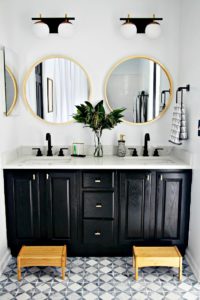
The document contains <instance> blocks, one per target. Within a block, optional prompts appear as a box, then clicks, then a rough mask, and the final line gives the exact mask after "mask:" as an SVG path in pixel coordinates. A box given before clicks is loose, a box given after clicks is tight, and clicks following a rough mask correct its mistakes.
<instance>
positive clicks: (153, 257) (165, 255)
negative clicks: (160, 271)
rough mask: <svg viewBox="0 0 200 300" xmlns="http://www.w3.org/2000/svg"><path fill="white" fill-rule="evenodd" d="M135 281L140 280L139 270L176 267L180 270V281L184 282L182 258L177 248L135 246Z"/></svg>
mask: <svg viewBox="0 0 200 300" xmlns="http://www.w3.org/2000/svg"><path fill="white" fill-rule="evenodd" d="M134 266H135V280H138V268H142V267H155V266H156V267H176V268H179V280H182V256H181V254H180V252H179V250H178V248H177V247H176V246H172V247H136V246H133V268H134Z"/></svg>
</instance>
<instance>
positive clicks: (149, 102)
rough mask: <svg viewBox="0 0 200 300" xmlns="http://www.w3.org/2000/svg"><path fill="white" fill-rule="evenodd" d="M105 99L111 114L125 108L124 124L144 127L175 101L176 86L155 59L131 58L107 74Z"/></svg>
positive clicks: (116, 65) (123, 60)
mask: <svg viewBox="0 0 200 300" xmlns="http://www.w3.org/2000/svg"><path fill="white" fill-rule="evenodd" d="M104 89H105V99H106V101H107V104H108V107H109V108H110V110H113V109H115V108H118V107H124V108H126V110H125V111H124V121H125V122H129V123H132V124H145V123H149V122H152V121H155V120H157V119H158V118H159V117H161V116H162V115H163V114H164V113H165V111H166V110H167V108H168V107H169V105H170V103H171V101H172V96H173V95H172V91H173V84H172V78H171V76H170V74H169V72H168V71H167V69H166V68H165V67H164V66H163V65H162V64H161V63H160V62H158V61H156V60H155V59H152V58H149V57H146V56H131V57H128V58H125V59H122V60H120V61H119V62H118V63H117V64H115V65H114V66H113V67H112V68H111V70H110V71H109V72H108V75H107V77H106V81H105V86H104Z"/></svg>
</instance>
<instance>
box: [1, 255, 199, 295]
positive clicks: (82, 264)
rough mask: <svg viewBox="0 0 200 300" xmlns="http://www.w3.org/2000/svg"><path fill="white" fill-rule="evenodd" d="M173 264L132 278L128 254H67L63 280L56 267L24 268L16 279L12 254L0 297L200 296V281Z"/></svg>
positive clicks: (2, 279) (185, 265) (141, 272)
mask: <svg viewBox="0 0 200 300" xmlns="http://www.w3.org/2000/svg"><path fill="white" fill-rule="evenodd" d="M177 275H178V271H177V269H175V268H158V267H155V268H149V267H148V268H143V269H140V270H139V279H138V281H137V282H136V281H135V280H134V271H133V268H132V258H131V257H96V258H95V257H88V258H86V257H84V258H80V257H78V258H72V257H69V258H68V262H67V270H66V277H65V280H62V279H61V272H60V269H59V268H53V267H42V268H38V267H31V268H24V269H23V272H22V280H21V281H18V280H17V274H16V259H15V258H12V259H11V260H10V263H9V265H8V266H7V268H6V270H5V272H4V274H2V275H1V276H0V300H28V299H33V300H46V299H48V300H51V299H52V300H62V299H63V300H79V299H80V300H81V299H85V300H96V299H98V300H112V299H114V300H129V299H133V300H146V299H149V300H162V299H165V300H179V299H180V300H184V299H185V300H200V283H199V282H197V280H196V279H195V277H194V275H193V274H192V272H191V270H190V268H189V266H188V265H187V262H186V261H185V260H184V261H183V280H182V281H181V282H180V281H179V280H178V276H177Z"/></svg>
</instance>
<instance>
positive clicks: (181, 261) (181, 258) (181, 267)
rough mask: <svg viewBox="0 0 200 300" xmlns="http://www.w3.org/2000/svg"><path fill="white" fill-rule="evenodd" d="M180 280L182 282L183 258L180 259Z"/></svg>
mask: <svg viewBox="0 0 200 300" xmlns="http://www.w3.org/2000/svg"><path fill="white" fill-rule="evenodd" d="M179 280H182V257H180V258H179Z"/></svg>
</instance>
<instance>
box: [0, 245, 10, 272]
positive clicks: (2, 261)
mask: <svg viewBox="0 0 200 300" xmlns="http://www.w3.org/2000/svg"><path fill="white" fill-rule="evenodd" d="M10 259H11V254H10V250H9V249H7V250H6V252H5V254H4V255H3V257H0V275H1V274H2V273H3V271H4V270H5V268H6V267H7V265H8V262H9V260H10Z"/></svg>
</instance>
